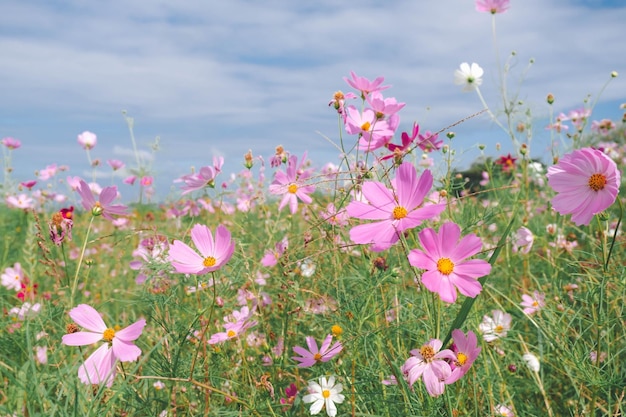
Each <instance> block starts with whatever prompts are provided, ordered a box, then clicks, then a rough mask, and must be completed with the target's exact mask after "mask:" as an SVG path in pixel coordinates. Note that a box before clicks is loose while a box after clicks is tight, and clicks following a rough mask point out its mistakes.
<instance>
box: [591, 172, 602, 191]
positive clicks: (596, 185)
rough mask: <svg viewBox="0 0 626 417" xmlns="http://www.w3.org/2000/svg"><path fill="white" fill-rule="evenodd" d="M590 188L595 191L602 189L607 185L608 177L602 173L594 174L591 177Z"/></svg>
mask: <svg viewBox="0 0 626 417" xmlns="http://www.w3.org/2000/svg"><path fill="white" fill-rule="evenodd" d="M588 184H589V188H591V189H592V190H593V191H600V190H602V189H604V186H605V185H606V177H605V176H604V175H602V174H593V175H592V176H591V177H589V183H588Z"/></svg>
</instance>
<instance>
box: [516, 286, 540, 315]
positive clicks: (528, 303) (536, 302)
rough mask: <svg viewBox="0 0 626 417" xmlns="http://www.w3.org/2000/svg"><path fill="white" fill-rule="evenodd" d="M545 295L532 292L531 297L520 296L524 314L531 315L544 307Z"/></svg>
mask: <svg viewBox="0 0 626 417" xmlns="http://www.w3.org/2000/svg"><path fill="white" fill-rule="evenodd" d="M545 299H546V295H545V294H543V293H540V292H539V291H535V292H533V296H532V297H531V296H530V295H528V294H522V302H521V303H520V305H521V306H522V307H524V310H523V311H524V314H527V315H531V314H535V313H536V312H537V311H539V310H541V309H542V308H543V307H545V306H546V301H545Z"/></svg>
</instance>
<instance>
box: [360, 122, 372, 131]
mask: <svg viewBox="0 0 626 417" xmlns="http://www.w3.org/2000/svg"><path fill="white" fill-rule="evenodd" d="M371 127H372V124H371V123H370V122H365V123H363V124H362V125H361V129H363V130H364V131H366V132H369V130H370V128H371Z"/></svg>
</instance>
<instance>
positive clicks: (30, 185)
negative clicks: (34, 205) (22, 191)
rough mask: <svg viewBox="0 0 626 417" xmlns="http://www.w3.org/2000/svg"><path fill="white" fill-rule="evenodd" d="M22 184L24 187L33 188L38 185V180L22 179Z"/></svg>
mask: <svg viewBox="0 0 626 417" xmlns="http://www.w3.org/2000/svg"><path fill="white" fill-rule="evenodd" d="M20 185H21V186H22V187H24V188H28V189H29V190H31V189H32V188H33V187H34V186H35V185H37V181H35V180H30V181H22V182H20Z"/></svg>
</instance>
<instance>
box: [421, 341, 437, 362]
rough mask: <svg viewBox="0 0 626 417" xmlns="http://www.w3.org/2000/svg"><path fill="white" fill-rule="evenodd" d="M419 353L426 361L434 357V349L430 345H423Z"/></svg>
mask: <svg viewBox="0 0 626 417" xmlns="http://www.w3.org/2000/svg"><path fill="white" fill-rule="evenodd" d="M420 353H421V354H422V357H423V358H424V360H425V361H426V362H428V361H430V360H431V359H432V358H433V357H435V350H434V349H433V347H432V346H430V345H424V346H422V347H421V348H420Z"/></svg>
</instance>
